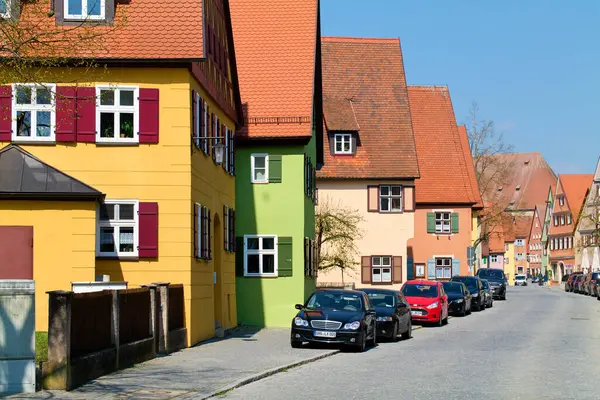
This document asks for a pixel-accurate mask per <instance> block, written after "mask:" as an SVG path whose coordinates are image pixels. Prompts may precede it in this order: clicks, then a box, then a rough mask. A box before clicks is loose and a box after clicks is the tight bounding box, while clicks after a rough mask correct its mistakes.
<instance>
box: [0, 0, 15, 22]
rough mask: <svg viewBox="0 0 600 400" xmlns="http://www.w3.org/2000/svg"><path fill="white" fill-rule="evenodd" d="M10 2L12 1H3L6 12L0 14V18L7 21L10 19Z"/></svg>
mask: <svg viewBox="0 0 600 400" xmlns="http://www.w3.org/2000/svg"><path fill="white" fill-rule="evenodd" d="M12 1H13V0H4V4H5V5H6V12H3V13H0V18H2V19H8V18H10V17H11V10H12Z"/></svg>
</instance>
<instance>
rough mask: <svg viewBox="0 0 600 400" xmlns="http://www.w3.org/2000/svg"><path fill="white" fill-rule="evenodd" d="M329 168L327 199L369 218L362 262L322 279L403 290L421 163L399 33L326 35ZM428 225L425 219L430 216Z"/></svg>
mask: <svg viewBox="0 0 600 400" xmlns="http://www.w3.org/2000/svg"><path fill="white" fill-rule="evenodd" d="M322 51H323V99H324V113H325V126H326V135H325V136H326V138H325V140H324V147H323V150H324V162H325V164H324V166H323V168H321V169H320V170H319V171H318V172H317V187H318V190H319V205H322V204H328V205H331V206H333V207H338V206H339V207H344V208H348V209H352V210H355V211H356V212H357V213H358V214H359V215H360V216H361V218H362V222H361V223H360V226H359V227H360V229H361V231H362V238H360V239H357V241H356V243H357V248H358V253H359V256H358V258H357V260H356V264H357V267H356V268H355V269H353V270H351V271H346V273H345V274H344V275H345V276H344V275H343V274H342V272H341V271H340V270H339V269H332V270H329V271H325V272H319V278H318V283H319V285H341V284H342V282H344V283H353V284H355V285H356V286H361V287H366V286H378V287H380V286H381V285H384V286H386V287H394V288H399V287H400V285H401V284H402V282H404V281H406V279H407V276H408V274H407V263H408V258H409V256H408V254H407V243H408V240H409V239H410V238H412V237H413V236H414V230H415V225H414V224H415V179H416V178H418V177H419V167H418V161H417V155H416V149H415V141H414V135H413V129H412V124H411V117H410V108H409V102H408V91H407V86H406V79H405V75H404V65H403V61H402V52H401V49H400V41H399V40H398V39H363V38H335V37H328V38H323V45H322ZM423 224H425V222H423Z"/></svg>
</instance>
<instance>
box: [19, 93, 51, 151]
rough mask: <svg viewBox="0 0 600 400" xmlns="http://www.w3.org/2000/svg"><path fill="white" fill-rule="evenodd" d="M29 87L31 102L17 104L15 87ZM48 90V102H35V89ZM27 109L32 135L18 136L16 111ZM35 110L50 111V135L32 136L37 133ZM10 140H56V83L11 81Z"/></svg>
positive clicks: (37, 141) (24, 141) (46, 141)
mask: <svg viewBox="0 0 600 400" xmlns="http://www.w3.org/2000/svg"><path fill="white" fill-rule="evenodd" d="M22 86H25V87H30V88H32V91H31V104H17V87H22ZM38 88H43V89H49V90H50V104H35V101H36V98H37V89H38ZM19 111H29V112H30V114H31V117H30V118H31V131H30V134H31V135H32V136H18V135H17V134H18V132H17V112H19ZM37 111H45V112H50V136H39V137H38V136H33V135H35V134H37V113H36V112H37ZM11 119H12V124H11V129H12V133H11V140H12V141H13V142H18V143H54V142H56V84H54V83H13V84H12V111H11Z"/></svg>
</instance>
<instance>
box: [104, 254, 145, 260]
mask: <svg viewBox="0 0 600 400" xmlns="http://www.w3.org/2000/svg"><path fill="white" fill-rule="evenodd" d="M96 259H97V260H121V261H139V259H140V258H139V256H138V255H137V254H135V255H130V256H117V255H114V254H106V255H104V254H96Z"/></svg>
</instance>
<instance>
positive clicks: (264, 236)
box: [243, 235, 279, 278]
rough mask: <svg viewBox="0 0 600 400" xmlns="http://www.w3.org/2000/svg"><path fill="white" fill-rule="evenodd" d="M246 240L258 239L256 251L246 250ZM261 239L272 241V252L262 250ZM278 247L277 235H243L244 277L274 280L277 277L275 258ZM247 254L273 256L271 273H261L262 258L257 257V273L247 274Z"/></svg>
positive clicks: (277, 269)
mask: <svg viewBox="0 0 600 400" xmlns="http://www.w3.org/2000/svg"><path fill="white" fill-rule="evenodd" d="M248 239H259V242H258V243H259V245H258V249H252V250H250V251H249V250H248ZM262 239H273V250H264V249H263V248H262ZM278 245H279V240H278V237H277V235H244V249H243V251H244V276H248V277H270V278H276V277H277V276H278V271H279V268H278V267H279V266H278V262H277V257H278ZM249 254H255V255H259V256H260V255H265V254H266V255H273V256H274V271H273V273H263V272H262V270H263V258H262V257H259V261H258V262H259V264H258V269H259V271H260V272H259V273H258V274H255V273H252V274H250V273H248V255H249Z"/></svg>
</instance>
